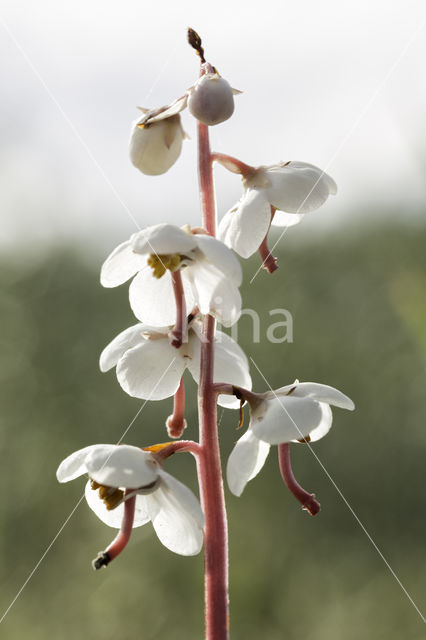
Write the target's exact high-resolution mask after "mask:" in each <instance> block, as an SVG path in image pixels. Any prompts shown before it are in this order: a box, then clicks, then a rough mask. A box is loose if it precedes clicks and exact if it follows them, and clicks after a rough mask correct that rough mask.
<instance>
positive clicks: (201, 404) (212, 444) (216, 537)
mask: <svg viewBox="0 0 426 640" xmlns="http://www.w3.org/2000/svg"><path fill="white" fill-rule="evenodd" d="M198 134H199V139H198V153H199V179H200V190H201V203H202V211H203V227H204V228H205V229H206V230H207V231H208V232H209V233H210V234H211V235H212V236H214V235H215V227H216V219H215V201H214V188H213V175H212V161H211V154H210V144H209V133H208V127H207V126H206V125H204V124H202V123H201V122H199V123H198ZM214 332H215V320H214V318H213V317H212V316H210V315H207V316H206V317H205V318H204V321H203V333H202V339H201V365H200V382H199V386H198V418H199V424H200V445H201V454H200V456H199V457H198V461H197V462H198V477H199V484H200V494H201V503H202V506H203V511H204V515H205V530H204V567H205V579H204V586H205V616H206V636H205V637H206V640H227V639H228V637H229V613H228V530H227V521H226V510H225V496H224V491H223V480H222V467H221V460H220V449H219V438H218V428H217V403H216V399H217V394H216V392H215V391H214V388H213V367H214Z"/></svg>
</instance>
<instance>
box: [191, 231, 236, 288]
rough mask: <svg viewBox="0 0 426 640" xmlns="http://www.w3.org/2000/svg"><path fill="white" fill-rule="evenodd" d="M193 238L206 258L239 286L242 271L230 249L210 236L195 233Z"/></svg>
mask: <svg viewBox="0 0 426 640" xmlns="http://www.w3.org/2000/svg"><path fill="white" fill-rule="evenodd" d="M195 238H196V240H197V244H198V248H199V249H200V250H201V251H202V252H203V254H204V255H205V257H206V258H207V260H208V261H209V262H211V263H212V264H214V266H215V267H217V268H218V269H219V270H220V271H222V273H224V274H225V275H226V277H227V278H230V279H231V280H232V281H233V282H234V284H236V285H237V287H239V286H240V284H241V282H242V279H243V273H242V270H241V265H240V263H239V261H238V259H237V258H236V257H235V255H234V254H233V253H232V251H231V250H230V249H228V247H227V246H226V245H225V244H223V242H220V240H217V239H216V238H212V237H211V236H207V235H203V234H197V235H196V236H195Z"/></svg>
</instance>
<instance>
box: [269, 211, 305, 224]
mask: <svg viewBox="0 0 426 640" xmlns="http://www.w3.org/2000/svg"><path fill="white" fill-rule="evenodd" d="M304 217H305V214H304V213H285V212H284V211H278V210H277V211H275V214H274V217H273V220H272V223H271V224H272V226H273V227H293V226H294V225H295V224H299V222H301V221H302V220H303V218H304Z"/></svg>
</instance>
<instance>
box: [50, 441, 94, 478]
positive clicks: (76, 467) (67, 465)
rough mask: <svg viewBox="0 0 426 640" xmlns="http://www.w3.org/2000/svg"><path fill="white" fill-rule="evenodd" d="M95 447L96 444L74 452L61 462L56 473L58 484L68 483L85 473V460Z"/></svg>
mask: <svg viewBox="0 0 426 640" xmlns="http://www.w3.org/2000/svg"><path fill="white" fill-rule="evenodd" d="M97 446H98V445H96V444H91V445H90V446H88V447H84V448H83V449H79V450H78V451H74V453H72V454H71V455H70V456H68V457H67V458H65V460H62V462H61V464H60V465H59V467H58V470H57V472H56V477H57V479H58V482H69V481H70V480H74V478H78V477H79V476H82V475H83V474H84V473H87V468H86V458H87V456H88V455H89V453H90V451H91V450H92V449H93V448H94V447H97Z"/></svg>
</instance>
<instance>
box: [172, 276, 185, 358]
mask: <svg viewBox="0 0 426 640" xmlns="http://www.w3.org/2000/svg"><path fill="white" fill-rule="evenodd" d="M172 284H173V292H174V294H175V302H176V324H175V326H174V329H173V330H172V331H171V332H170V338H171V343H172V345H173V347H176V349H179V347H181V346H182V343H183V342H187V339H188V321H187V317H186V302H185V292H184V290H183V284H182V276H181V273H180V271H179V270H178V271H173V272H172Z"/></svg>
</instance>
